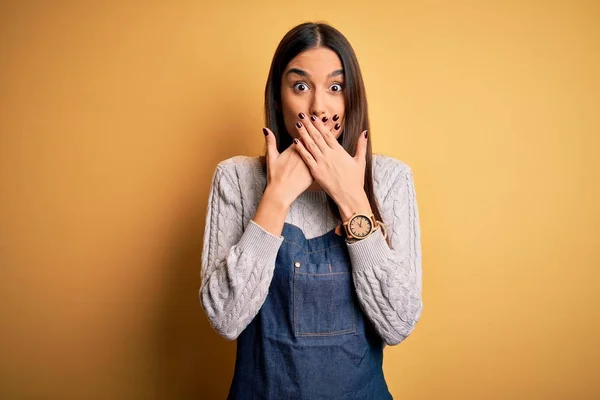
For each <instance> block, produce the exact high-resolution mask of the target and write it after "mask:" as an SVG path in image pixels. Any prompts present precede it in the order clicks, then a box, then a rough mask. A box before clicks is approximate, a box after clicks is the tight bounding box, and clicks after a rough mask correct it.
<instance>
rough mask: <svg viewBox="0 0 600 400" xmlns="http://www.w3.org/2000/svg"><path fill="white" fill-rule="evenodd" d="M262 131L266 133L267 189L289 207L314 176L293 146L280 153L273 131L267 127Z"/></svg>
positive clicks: (308, 185)
mask: <svg viewBox="0 0 600 400" xmlns="http://www.w3.org/2000/svg"><path fill="white" fill-rule="evenodd" d="M264 132H265V133H267V134H266V136H265V139H266V141H267V160H266V163H267V189H268V190H269V192H271V193H275V194H276V195H277V196H278V197H280V198H281V200H283V202H284V204H285V206H287V207H289V206H291V204H292V203H293V202H294V200H296V198H297V197H298V196H299V195H300V194H302V192H304V191H305V190H306V189H308V188H309V187H310V186H311V185H312V183H313V182H314V178H313V176H312V175H311V173H310V170H309V169H308V167H307V166H306V164H305V163H304V160H302V157H301V156H300V154H299V153H298V151H297V150H296V148H295V147H294V146H289V147H288V148H287V149H285V150H284V151H283V153H281V154H280V153H279V151H278V150H277V141H276V140H275V135H274V134H273V132H272V131H271V130H269V129H267V128H264ZM267 189H265V191H266V190H267Z"/></svg>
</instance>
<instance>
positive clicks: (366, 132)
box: [365, 131, 369, 139]
mask: <svg viewBox="0 0 600 400" xmlns="http://www.w3.org/2000/svg"><path fill="white" fill-rule="evenodd" d="M368 133H369V131H365V139H366V138H367V134H368Z"/></svg>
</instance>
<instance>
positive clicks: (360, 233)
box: [348, 215, 373, 237]
mask: <svg viewBox="0 0 600 400" xmlns="http://www.w3.org/2000/svg"><path fill="white" fill-rule="evenodd" d="M371 225H373V223H372V222H371V219H370V218H367V217H365V216H363V215H357V216H356V217H354V218H353V219H352V221H350V223H349V224H348V228H349V230H350V232H352V234H353V235H354V236H356V237H365V236H367V235H368V234H369V233H370V232H371Z"/></svg>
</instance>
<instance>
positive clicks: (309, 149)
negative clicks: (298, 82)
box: [294, 117, 371, 220]
mask: <svg viewBox="0 0 600 400" xmlns="http://www.w3.org/2000/svg"><path fill="white" fill-rule="evenodd" d="M336 127H337V128H338V129H339V124H336V125H335V127H334V128H333V129H335V128H336ZM296 129H297V130H298V133H299V135H300V138H301V139H302V140H301V141H298V140H294V143H296V145H295V146H296V149H297V150H298V153H299V154H300V156H301V157H302V159H303V160H304V162H305V163H306V165H307V166H308V168H309V170H310V173H311V174H312V176H313V177H314V179H315V180H316V181H317V183H318V184H319V185H320V186H321V187H322V188H323V190H325V191H326V192H327V193H328V194H329V196H331V198H332V199H333V200H334V201H335V202H336V203H337V205H338V207H339V208H340V213H341V214H342V218H343V219H344V220H347V219H348V218H350V216H351V215H352V214H353V213H354V212H355V211H357V212H359V211H360V212H365V213H370V212H371V207H370V204H369V201H368V197H367V195H366V193H365V190H364V179H365V168H366V163H367V162H366V154H367V141H368V139H367V136H366V135H367V131H364V132H363V134H362V135H361V136H360V139H359V141H358V143H357V147H356V155H355V156H354V157H352V156H351V155H350V154H348V152H347V151H346V150H345V149H344V147H342V145H340V144H339V143H338V141H337V139H336V138H335V135H334V134H333V132H332V129H331V128H330V127H328V126H326V124H325V122H323V120H321V119H318V118H314V117H313V118H305V119H303V120H302V121H298V123H297V124H296Z"/></svg>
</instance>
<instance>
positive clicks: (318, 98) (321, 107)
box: [310, 89, 325, 117]
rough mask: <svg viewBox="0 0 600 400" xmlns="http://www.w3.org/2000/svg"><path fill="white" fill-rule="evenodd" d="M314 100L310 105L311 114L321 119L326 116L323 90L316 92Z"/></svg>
mask: <svg viewBox="0 0 600 400" xmlns="http://www.w3.org/2000/svg"><path fill="white" fill-rule="evenodd" d="M313 93H314V95H313V98H312V103H311V105H310V113H311V114H314V115H316V116H317V117H321V116H323V115H325V101H324V98H323V96H325V93H323V92H322V91H321V90H318V89H317V90H315V91H314V92H313Z"/></svg>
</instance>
